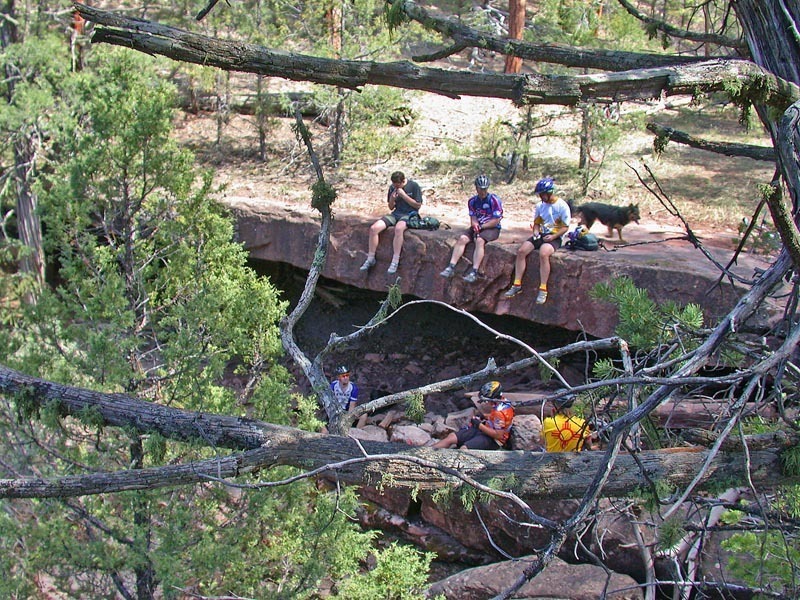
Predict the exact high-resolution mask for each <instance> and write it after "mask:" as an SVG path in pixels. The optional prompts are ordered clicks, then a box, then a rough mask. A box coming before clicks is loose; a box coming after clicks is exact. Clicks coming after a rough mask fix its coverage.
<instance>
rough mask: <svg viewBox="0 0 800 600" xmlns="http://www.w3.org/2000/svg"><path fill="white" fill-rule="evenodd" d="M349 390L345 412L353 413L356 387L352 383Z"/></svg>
mask: <svg viewBox="0 0 800 600" xmlns="http://www.w3.org/2000/svg"><path fill="white" fill-rule="evenodd" d="M351 385H352V388H351V389H350V399H349V400H348V401H347V412H353V409H354V408H355V407H356V404H358V386H357V385H356V384H355V383H353V384H351Z"/></svg>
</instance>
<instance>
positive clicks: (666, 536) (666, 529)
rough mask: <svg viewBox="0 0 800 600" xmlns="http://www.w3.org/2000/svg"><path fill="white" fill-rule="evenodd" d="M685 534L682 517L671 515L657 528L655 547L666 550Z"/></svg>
mask: <svg viewBox="0 0 800 600" xmlns="http://www.w3.org/2000/svg"><path fill="white" fill-rule="evenodd" d="M685 535H686V529H685V528H684V520H683V517H681V516H678V515H673V516H672V517H670V518H669V519H667V520H666V521H664V522H663V523H661V525H660V527H659V528H658V542H657V547H658V549H659V550H662V551H663V550H668V549H670V548H672V547H673V546H675V545H676V544H678V543H679V542H680V541H681V539H682V538H683V537H684V536H685Z"/></svg>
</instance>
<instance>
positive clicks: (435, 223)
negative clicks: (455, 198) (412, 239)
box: [408, 214, 440, 231]
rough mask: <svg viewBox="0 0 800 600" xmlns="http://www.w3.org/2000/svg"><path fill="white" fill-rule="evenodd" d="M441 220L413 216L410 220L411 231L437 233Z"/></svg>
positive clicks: (417, 215)
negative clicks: (422, 230) (418, 230)
mask: <svg viewBox="0 0 800 600" xmlns="http://www.w3.org/2000/svg"><path fill="white" fill-rule="evenodd" d="M439 225H440V223H439V219H437V218H436V217H420V216H419V214H415V215H411V216H410V217H409V218H408V227H409V229H427V230H428V231H436V230H437V229H439Z"/></svg>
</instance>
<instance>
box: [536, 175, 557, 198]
mask: <svg viewBox="0 0 800 600" xmlns="http://www.w3.org/2000/svg"><path fill="white" fill-rule="evenodd" d="M555 189H556V183H555V181H553V178H552V177H545V178H544V179H540V180H539V181H537V182H536V187H535V188H534V190H533V193H534V194H552V193H553V190H555Z"/></svg>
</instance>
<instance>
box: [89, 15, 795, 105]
mask: <svg viewBox="0 0 800 600" xmlns="http://www.w3.org/2000/svg"><path fill="white" fill-rule="evenodd" d="M77 6H78V10H79V11H80V12H81V14H82V15H84V17H85V18H86V19H88V20H91V21H94V22H95V23H97V24H98V25H99V26H98V27H96V28H95V31H94V37H93V41H94V42H105V43H109V44H115V45H120V46H124V47H126V48H133V49H135V50H139V51H141V52H145V53H147V54H160V55H163V56H166V57H168V58H172V59H174V60H178V61H184V62H189V63H194V64H201V65H204V66H213V67H218V68H220V69H223V70H232V71H240V72H245V73H260V74H262V75H270V76H275V77H284V78H286V79H291V80H295V81H309V82H313V83H322V84H327V85H332V86H340V87H343V88H348V89H356V90H357V89H359V88H361V87H363V86H364V85H367V84H373V85H387V86H391V87H399V88H405V89H414V90H421V91H427V92H433V93H437V94H441V95H444V96H448V97H452V98H458V97H460V96H461V95H467V96H481V97H490V98H505V99H508V100H511V101H513V102H514V103H515V104H517V105H519V106H523V105H526V104H557V105H565V106H573V105H575V104H577V103H579V102H582V101H588V100H590V99H593V100H597V101H599V102H612V101H625V100H634V99H650V98H657V97H659V96H660V95H662V94H666V95H674V94H680V95H687V94H688V95H693V94H695V93H697V91H698V90H702V91H706V92H712V91H723V90H725V89H726V87H727V86H729V85H730V82H731V81H748V82H749V81H752V80H754V79H757V80H759V81H763V82H764V85H765V86H766V87H767V88H768V89H769V92H768V94H767V95H766V99H765V102H767V103H768V104H774V105H776V106H778V107H779V110H780V111H781V112H782V111H784V110H785V109H786V107H787V106H789V105H790V104H791V103H792V102H794V101H795V100H797V99H798V98H800V88H798V86H797V85H795V84H790V83H787V82H785V81H780V80H778V79H777V78H776V77H775V76H774V75H772V74H770V73H769V72H767V71H765V70H763V69H761V68H760V67H757V66H756V65H754V64H752V63H750V62H747V61H741V60H713V61H706V62H702V63H696V64H684V65H680V66H674V67H661V68H653V69H638V70H633V71H627V72H619V73H612V74H608V73H603V74H589V75H577V76H574V77H570V76H564V75H505V74H493V73H472V72H462V71H447V70H444V69H432V68H425V67H420V66H417V65H414V64H412V63H409V62H407V61H400V62H392V63H375V62H368V61H345V60H332V59H324V58H317V57H313V56H306V55H300V54H289V53H285V52H276V51H272V50H269V49H267V48H264V47H262V46H256V45H253V44H245V43H241V42H226V41H223V40H218V39H215V38H210V37H207V36H202V35H197V34H193V33H189V32H187V31H182V30H180V29H176V28H173V27H166V26H164V25H159V24H156V23H152V22H150V21H144V20H141V19H134V18H129V17H124V16H121V15H118V14H114V13H109V12H106V11H101V10H97V9H94V8H90V7H87V6H82V5H77ZM506 41H507V40H506ZM580 56H581V53H580V52H578V51H575V50H574V49H573V51H572V58H573V63H575V64H572V63H570V65H571V66H579V64H578V63H579V62H581V61H580V60H579V58H580Z"/></svg>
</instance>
